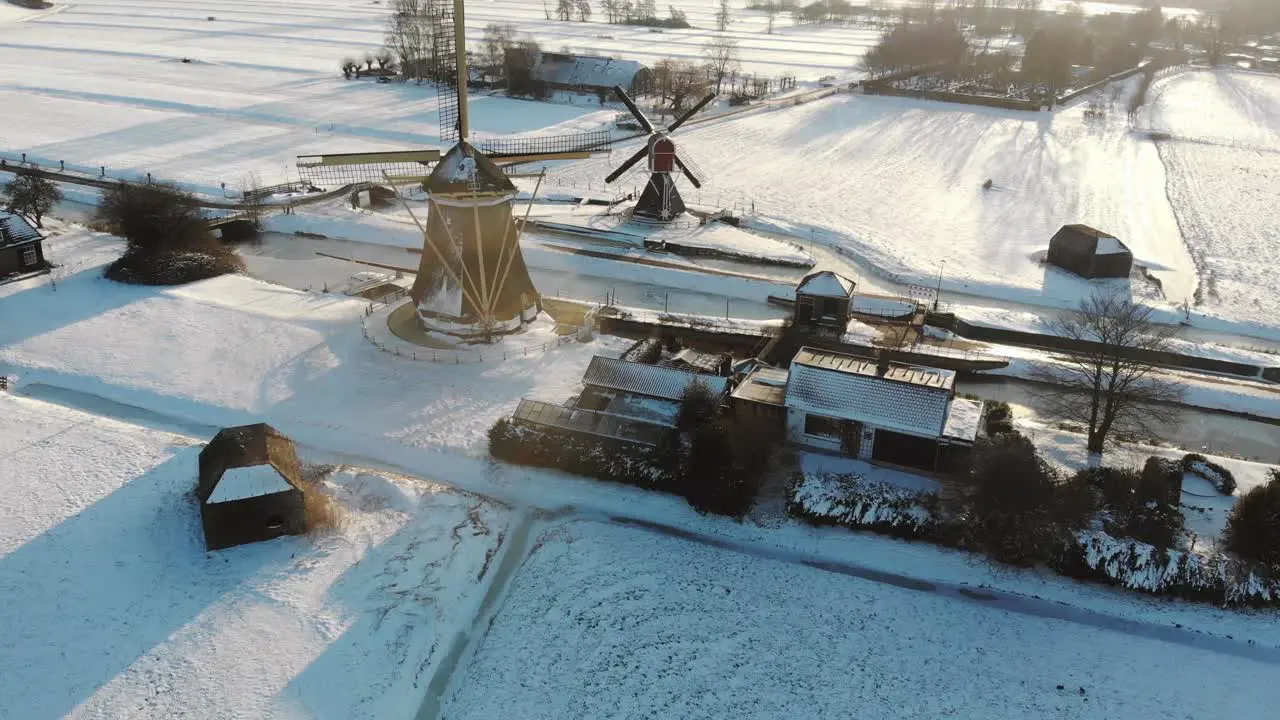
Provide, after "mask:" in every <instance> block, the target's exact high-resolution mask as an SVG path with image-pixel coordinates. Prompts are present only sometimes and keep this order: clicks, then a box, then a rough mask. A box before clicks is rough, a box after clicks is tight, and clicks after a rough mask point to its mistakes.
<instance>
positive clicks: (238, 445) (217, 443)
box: [196, 423, 302, 502]
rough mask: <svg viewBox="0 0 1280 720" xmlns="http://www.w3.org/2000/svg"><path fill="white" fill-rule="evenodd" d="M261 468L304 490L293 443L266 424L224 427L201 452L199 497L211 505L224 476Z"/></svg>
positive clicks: (300, 468) (300, 469)
mask: <svg viewBox="0 0 1280 720" xmlns="http://www.w3.org/2000/svg"><path fill="white" fill-rule="evenodd" d="M259 466H268V467H270V468H272V472H274V473H276V474H277V475H279V476H281V477H283V478H284V479H285V481H286V482H288V483H290V484H291V485H292V486H293V487H296V488H299V489H301V488H302V466H301V463H299V462H298V453H297V451H296V450H295V449H294V447H293V441H291V440H290V439H289V438H287V437H285V436H284V435H282V434H280V432H279V431H277V430H276V429H275V428H273V427H271V426H270V425H267V424H265V423H258V424H256V425H241V426H239V427H229V428H223V429H222V430H219V431H218V434H217V435H215V436H214V437H213V439H212V440H210V441H209V444H208V445H206V446H205V447H204V449H203V450H201V451H200V480H199V484H198V485H197V486H196V494H197V495H198V496H199V497H200V499H201V501H202V502H211V500H210V499H209V498H211V497H213V496H214V494H215V493H216V491H217V489H218V487H219V485H220V483H221V481H222V478H223V476H225V475H228V474H231V473H232V472H233V471H235V470H237V469H241V468H252V467H259ZM231 494H236V493H231Z"/></svg>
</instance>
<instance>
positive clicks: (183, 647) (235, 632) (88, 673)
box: [0, 394, 508, 718]
mask: <svg viewBox="0 0 1280 720" xmlns="http://www.w3.org/2000/svg"><path fill="white" fill-rule="evenodd" d="M198 453H199V441H197V440H194V439H191V438H188V437H185V436H181V435H172V434H168V433H164V432H157V431H154V430H147V429H145V428H142V427H139V426H136V425H130V424H126V423H122V422H117V421H114V420H108V419H104V418H101V417H98V416H94V415H87V414H84V413H81V412H78V411H75V410H68V409H65V408H62V407H59V406H55V405H49V404H45V403H42V402H38V401H33V400H25V399H21V398H14V397H9V396H6V395H3V394H0V478H3V484H4V492H3V493H0V604H3V606H4V608H5V612H4V613H0V637H3V638H4V639H5V640H4V642H3V643H0V666H3V667H4V672H2V673H0V696H2V697H3V698H4V702H3V705H4V712H3V713H2V714H3V715H4V716H5V717H13V718H52V717H62V716H64V715H66V716H70V717H78V718H121V717H156V718H159V717H177V716H182V717H195V718H225V717H246V718H247V717H258V718H261V717H331V718H348V717H411V716H412V713H413V711H414V710H415V709H416V708H417V706H418V704H419V703H420V702H421V698H422V695H423V693H424V692H425V685H426V678H428V677H429V676H430V673H431V672H432V670H433V668H434V666H435V664H436V663H437V662H439V660H440V658H441V656H442V655H443V653H444V650H443V646H444V645H445V644H446V643H447V641H448V640H449V639H450V638H451V636H452V633H453V631H454V626H455V625H457V624H458V623H459V622H461V621H464V620H466V619H467V618H468V617H469V616H470V614H472V613H474V605H475V604H476V602H478V599H479V597H478V596H479V593H477V592H475V591H476V588H478V587H480V583H481V580H482V579H483V578H484V575H485V571H486V570H487V567H488V564H489V560H490V558H489V555H490V553H492V552H494V551H495V550H496V548H497V547H498V544H499V543H500V542H501V540H500V538H501V536H502V535H503V534H504V532H505V531H506V527H507V523H508V514H507V511H506V509H505V508H504V507H503V506H500V505H498V504H495V503H492V502H488V501H485V500H482V499H480V498H477V497H474V496H469V495H465V494H462V493H457V492H454V491H450V490H447V489H446V488H443V487H441V486H438V485H432V484H429V483H424V482H421V481H408V480H402V479H398V478H394V477H390V476H383V475H376V474H369V473H364V472H354V471H340V472H338V473H336V474H335V475H333V476H331V477H330V479H329V480H328V481H327V483H326V485H327V490H326V491H327V492H330V493H332V494H333V495H335V496H336V497H337V498H338V501H339V503H340V505H341V506H342V507H343V508H344V512H345V515H346V524H345V526H344V528H343V529H342V531H341V532H330V533H326V534H320V535H316V536H302V537H287V538H280V539H277V540H273V541H270V542H266V543H257V544H254V545H248V546H243V547H239V548H233V549H230V550H224V551H219V552H217V553H206V552H205V550H204V539H203V537H202V535H201V530H200V516H199V510H198V508H197V505H196V501H195V500H194V497H193V496H192V494H191V491H192V489H193V488H194V487H195V477H196V464H197V456H198ZM303 457H304V460H305V459H306V454H305V453H304V454H303Z"/></svg>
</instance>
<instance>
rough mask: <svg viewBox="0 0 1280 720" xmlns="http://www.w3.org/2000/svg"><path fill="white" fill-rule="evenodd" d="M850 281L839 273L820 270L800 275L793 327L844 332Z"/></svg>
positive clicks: (850, 292)
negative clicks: (823, 328) (828, 328)
mask: <svg viewBox="0 0 1280 720" xmlns="http://www.w3.org/2000/svg"><path fill="white" fill-rule="evenodd" d="M853 290H854V282H853V281H852V280H850V279H849V278H847V277H845V276H843V275H840V274H839V273H834V272H831V271H830V270H823V271H821V272H815V273H810V274H808V275H806V276H804V279H802V280H801V281H800V284H799V285H796V306H795V312H794V315H793V317H792V320H793V324H794V325H795V326H796V327H807V328H814V327H830V328H832V329H836V330H839V331H840V332H844V329H845V326H846V325H847V324H848V322H849V310H850V307H851V306H852V304H853Z"/></svg>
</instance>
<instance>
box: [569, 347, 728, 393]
mask: <svg viewBox="0 0 1280 720" xmlns="http://www.w3.org/2000/svg"><path fill="white" fill-rule="evenodd" d="M699 381H701V382H703V383H705V384H706V385H707V386H708V387H710V388H711V391H712V392H713V393H715V394H717V395H724V394H725V392H726V391H727V390H728V389H729V379H728V378H723V377H716V376H714V375H703V374H701V373H692V372H688V371H686V370H676V369H675V368H667V367H658V366H656V365H646V364H644V363H637V362H627V361H626V360H615V359H613V358H605V357H599V356H597V357H593V358H591V364H590V365H588V366H587V372H586V373H585V374H584V375H583V376H582V384H583V385H592V386H594V387H599V388H606V389H608V390H619V391H622V392H629V393H634V394H636V395H645V396H648V397H656V398H662V399H664V400H679V399H681V398H682V397H684V391H685V388H687V387H689V386H690V385H692V384H693V383H695V382H699Z"/></svg>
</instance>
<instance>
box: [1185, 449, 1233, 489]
mask: <svg viewBox="0 0 1280 720" xmlns="http://www.w3.org/2000/svg"><path fill="white" fill-rule="evenodd" d="M1182 469H1183V470H1184V471H1186V472H1189V473H1193V474H1195V475H1199V476H1200V477H1202V478H1204V479H1205V480H1208V481H1209V482H1211V483H1213V486H1214V487H1216V488H1218V492H1220V493H1222V494H1223V495H1230V494H1232V493H1234V492H1235V491H1236V478H1235V476H1234V475H1232V474H1231V471H1230V470H1228V469H1226V468H1224V467H1222V466H1221V465H1219V464H1217V463H1215V462H1213V461H1211V460H1209V459H1208V458H1206V457H1205V456H1203V455H1201V454H1199V453H1187V455H1186V456H1184V457H1183V458H1182Z"/></svg>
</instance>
